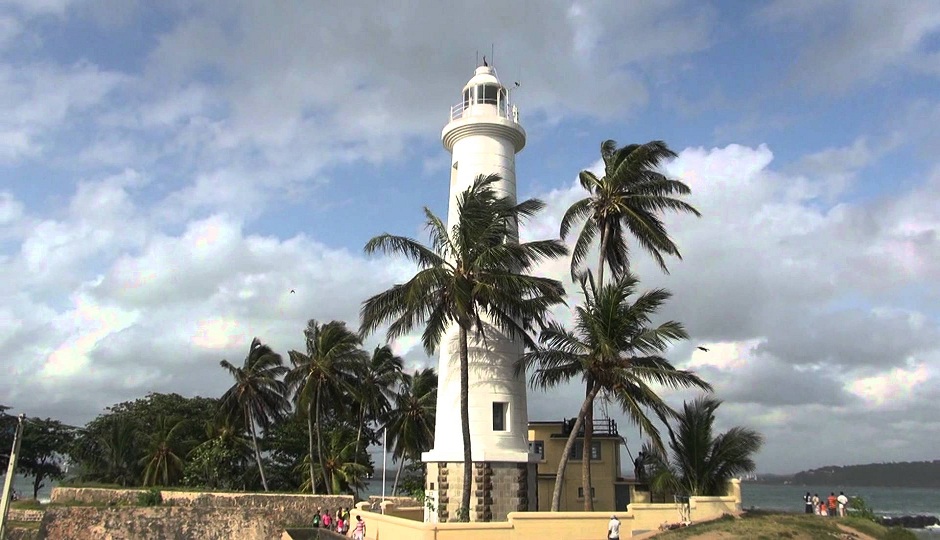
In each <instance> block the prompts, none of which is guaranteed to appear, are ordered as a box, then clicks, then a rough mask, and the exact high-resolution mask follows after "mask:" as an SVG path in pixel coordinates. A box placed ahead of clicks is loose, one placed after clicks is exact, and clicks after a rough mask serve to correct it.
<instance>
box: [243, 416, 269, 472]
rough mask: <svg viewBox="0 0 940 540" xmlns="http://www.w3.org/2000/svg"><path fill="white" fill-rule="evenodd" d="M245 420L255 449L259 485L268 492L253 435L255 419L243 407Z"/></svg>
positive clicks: (256, 442)
mask: <svg viewBox="0 0 940 540" xmlns="http://www.w3.org/2000/svg"><path fill="white" fill-rule="evenodd" d="M245 415H246V416H245V418H246V419H247V420H248V428H249V430H250V431H251V444H252V445H254V447H255V461H257V462H258V472H259V473H260V474H261V485H262V486H263V487H264V490H265V491H267V490H268V481H267V479H265V477H264V467H262V466H261V451H259V450H258V437H257V436H256V435H255V419H254V417H253V416H252V414H251V409H249V408H248V407H245Z"/></svg>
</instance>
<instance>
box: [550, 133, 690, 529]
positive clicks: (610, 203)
mask: <svg viewBox="0 0 940 540" xmlns="http://www.w3.org/2000/svg"><path fill="white" fill-rule="evenodd" d="M601 157H602V158H603V161H604V176H603V177H601V178H597V176H596V175H595V174H594V173H593V172H591V171H588V170H584V171H581V173H580V175H579V179H580V181H581V186H582V187H583V188H584V189H585V190H586V191H587V192H588V194H589V195H588V196H587V197H585V198H584V199H581V200H580V201H577V202H575V203H574V204H572V205H571V207H570V208H568V211H567V212H565V215H564V217H563V218H562V220H561V228H560V229H561V230H560V232H561V237H562V238H565V237H566V236H568V233H569V232H570V231H571V229H572V227H573V226H574V225H575V224H576V223H578V222H580V221H583V222H584V225H583V227H582V228H581V233H580V234H579V235H578V240H577V242H576V243H575V247H574V250H573V251H572V254H571V275H572V277H575V276H576V275H577V274H579V273H581V272H583V270H584V268H583V265H584V262H585V258H586V257H587V254H588V251H589V250H590V248H591V246H592V245H593V244H594V240H595V239H596V238H598V237H599V243H600V249H599V251H598V261H597V283H598V287H603V286H604V267H605V266H609V267H610V269H611V271H612V272H613V274H614V275H620V274H623V273H624V272H627V271H628V270H629V268H630V261H629V254H630V251H629V246H628V244H627V236H628V234H629V235H632V236H633V238H634V239H635V241H636V242H637V243H638V244H640V246H642V247H643V248H644V249H645V250H646V251H648V252H649V253H650V255H652V256H653V258H654V259H655V260H656V262H657V263H658V264H659V267H660V268H661V269H662V271H663V272H666V273H668V272H669V271H668V269H667V268H666V263H665V259H664V258H663V254H666V255H674V256H676V257H678V258H679V259H681V258H682V256H681V254H680V253H679V248H678V247H677V246H676V244H675V242H673V241H672V239H671V238H669V234H668V233H667V232H666V227H665V225H664V224H663V222H662V220H661V219H660V216H659V214H661V213H662V212H663V211H665V210H671V211H675V212H688V213H691V214H694V215H696V216H698V215H700V214H699V212H698V210H696V209H695V208H694V207H693V206H691V205H690V204H688V203H686V202H685V201H682V200H680V199H679V198H678V196H681V195H688V194H689V193H691V190H690V189H689V187H688V186H687V185H686V184H684V183H683V182H681V181H679V180H676V179H672V178H669V177H667V176H666V175H664V174H663V173H662V172H661V171H660V170H659V167H660V165H661V164H662V163H663V162H665V161H667V160H670V159H672V158H675V157H676V154H675V152H673V151H672V150H670V149H669V147H668V146H666V143H664V142H662V141H650V142H648V143H646V144H630V145H627V146H624V147H623V148H617V143H616V142H615V141H612V140H607V141H604V142H603V143H602V144H601ZM590 383H591V381H590V379H588V380H587V384H586V388H585V395H587V394H588V393H589V392H590V390H589V387H590V386H591V384H590ZM593 424H594V407H593V404H591V407H590V408H589V409H588V416H587V418H586V419H585V426H584V429H585V431H584V437H585V439H584V444H585V447H586V448H589V447H590V444H591V435H592V430H593ZM581 471H582V477H583V478H582V482H583V484H584V489H585V492H587V493H589V492H590V487H591V462H590V461H589V460H585V461H584V462H583V463H582V469H581ZM584 509H585V510H587V511H590V510H593V501H592V500H591V498H590V497H585V499H584Z"/></svg>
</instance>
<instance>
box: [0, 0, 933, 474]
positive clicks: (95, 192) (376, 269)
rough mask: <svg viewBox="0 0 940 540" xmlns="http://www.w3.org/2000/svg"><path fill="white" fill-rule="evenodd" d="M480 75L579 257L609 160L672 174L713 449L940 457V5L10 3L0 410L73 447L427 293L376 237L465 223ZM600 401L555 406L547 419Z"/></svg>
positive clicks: (529, 181)
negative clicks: (454, 127) (600, 171)
mask: <svg viewBox="0 0 940 540" xmlns="http://www.w3.org/2000/svg"><path fill="white" fill-rule="evenodd" d="M483 54H486V55H487V56H488V57H489V60H490V61H491V62H492V63H493V64H494V65H495V66H496V69H497V70H498V73H499V75H500V77H501V79H502V80H503V82H504V83H505V84H507V85H512V86H514V84H513V83H515V82H519V88H518V89H517V90H515V91H514V92H513V100H514V102H515V103H516V104H517V105H518V107H519V111H520V122H521V123H522V125H523V126H524V127H525V129H526V131H527V134H528V140H527V145H526V148H525V149H524V150H523V151H522V152H521V153H520V154H519V155H518V156H517V164H516V174H517V179H518V186H519V188H518V189H519V197H520V198H522V197H525V198H528V197H537V198H540V199H542V200H544V201H545V202H546V203H547V207H546V210H545V211H544V212H543V213H542V214H541V215H540V216H538V217H536V218H535V219H533V220H531V221H530V222H529V223H527V224H525V225H524V227H523V233H522V234H523V236H524V237H526V238H547V237H557V235H558V223H559V220H560V217H561V215H562V214H563V213H564V211H565V210H566V209H567V207H568V206H569V205H570V204H572V203H573V202H574V201H576V200H578V199H580V198H582V197H584V195H585V194H584V192H583V191H582V190H581V188H580V187H579V185H578V184H577V181H576V178H577V174H578V172H579V171H580V170H582V169H586V168H596V167H597V166H598V160H599V157H600V155H599V148H600V144H601V142H602V141H604V140H606V139H614V140H616V141H618V142H619V143H621V144H627V143H634V142H646V141H649V140H654V139H661V140H664V141H666V142H667V143H668V144H669V145H670V147H671V148H672V149H674V150H675V151H676V152H677V153H678V154H679V157H678V158H677V159H676V160H674V161H673V162H670V163H668V164H667V165H665V170H666V171H667V172H668V173H670V174H672V175H674V176H675V177H677V178H681V179H682V180H683V181H685V182H686V183H687V184H688V185H689V186H690V187H691V188H692V191H693V193H692V195H691V196H690V197H689V199H688V200H689V202H690V203H692V204H693V205H694V206H696V207H697V208H698V209H699V210H700V211H701V213H702V217H701V218H695V217H692V216H688V215H682V216H672V215H670V216H668V217H667V223H668V227H669V230H670V232H671V234H672V235H673V237H674V239H675V241H676V243H677V244H678V246H679V248H680V251H681V254H682V260H678V259H672V260H669V261H668V266H669V270H670V274H669V275H665V274H663V273H662V272H660V271H659V269H658V268H657V267H656V266H655V265H654V264H653V262H652V261H651V259H650V257H649V256H647V255H646V254H645V253H643V252H642V251H641V250H639V248H637V249H634V251H633V261H634V269H635V271H636V272H637V274H638V275H639V276H640V279H641V280H642V286H643V287H645V288H653V287H665V288H667V289H669V290H670V291H671V292H672V293H673V298H672V299H671V301H670V302H669V304H668V305H667V306H666V307H665V308H664V309H663V310H662V313H661V317H662V320H668V319H672V320H677V321H681V322H682V323H684V324H685V326H686V328H687V329H688V331H689V333H690V335H691V339H690V340H689V341H688V342H685V343H682V344H679V345H676V346H675V347H673V348H672V349H671V350H670V351H669V352H668V355H667V356H668V358H669V359H670V360H671V361H672V362H674V363H675V364H676V365H678V366H681V367H685V368H688V369H693V370H695V371H696V372H697V373H699V374H700V375H701V376H703V377H704V378H705V379H706V380H708V381H709V382H711V383H712V384H713V385H714V387H715V390H716V394H717V397H719V398H720V399H722V400H723V401H724V405H723V406H722V407H721V408H720V409H719V419H718V426H717V427H718V428H719V429H727V428H728V427H730V426H733V425H743V426H749V427H752V428H755V429H757V430H759V431H760V432H762V433H763V434H764V436H765V438H766V443H765V445H764V447H763V449H762V450H761V451H760V453H759V454H758V455H757V456H756V461H757V465H758V470H759V471H761V472H796V471H799V470H803V469H809V468H815V467H819V466H823V465H829V464H836V465H845V464H853V463H868V462H882V461H906V460H925V459H937V458H940V456H938V455H937V450H936V447H935V442H936V441H935V438H934V437H933V436H932V435H931V434H934V433H937V432H938V431H940V420H938V419H937V416H936V412H935V411H936V403H937V401H938V400H940V384H938V382H940V308H938V306H940V289H938V287H937V283H938V280H940V239H938V231H940V205H938V204H937V201H938V199H940V158H938V157H937V156H940V131H937V130H936V129H935V126H936V125H938V124H940V5H938V4H937V3H936V2H932V1H930V0H927V1H916V0H911V1H906V2H887V1H886V2H877V1H873V2H851V1H837V0H824V1H815V2H808V1H807V2H802V1H776V2H775V1H768V2H760V3H756V2H731V1H729V2H707V1H689V2H685V1H681V0H669V1H658V2H622V1H612V2H600V1H598V2H573V3H563V2H550V1H547V0H546V1H533V0H528V1H519V2H488V1H483V0H478V1H475V2H464V3H460V4H459V5H457V4H454V5H445V4H441V3H437V2H426V3H423V2H402V3H400V5H395V6H394V7H391V6H390V5H389V4H387V3H378V2H354V3H340V2H294V1H283V2H273V3H272V2H242V1H237V0H224V1H222V0H220V1H211V0H206V1H200V0H190V1H181V0H167V1H164V2H144V1H138V0H87V1H79V0H3V1H0V350H2V351H3V360H2V361H0V375H2V376H0V403H3V404H5V405H10V406H12V407H13V409H14V410H13V411H12V412H26V413H27V414H29V415H30V416H43V417H46V416H50V417H53V418H58V419H61V420H63V421H66V422H70V423H73V424H79V425H80V424H83V423H84V422H87V421H88V420H90V419H91V418H93V417H94V416H96V415H97V414H100V413H102V412H103V411H104V408H105V407H107V406H108V405H111V404H114V403H117V402H120V401H124V400H129V399H134V398H137V397H141V396H143V395H145V394H146V393H148V392H152V391H155V392H177V393H180V394H183V395H190V396H191V395H204V396H218V395H221V393H222V392H223V391H224V390H225V389H226V388H227V387H228V385H229V384H230V383H231V381H230V380H229V378H228V375H227V374H226V373H225V372H224V371H223V370H222V369H221V368H220V367H219V361H220V360H221V359H223V358H224V359H229V360H230V361H233V362H235V363H239V362H241V361H242V360H243V359H244V357H245V355H246V354H247V350H248V344H249V343H250V342H251V339H252V337H254V336H259V337H260V338H261V339H262V340H264V341H265V342H266V343H269V344H270V345H271V346H272V347H274V349H275V350H277V351H279V352H281V353H282V354H283V355H285V357H286V353H287V351H288V350H290V349H302V348H303V333H302V332H303V328H304V327H305V325H306V322H307V320H308V319H316V320H319V321H329V320H333V319H336V320H343V321H348V322H349V324H350V325H351V326H358V310H359V306H360V303H361V302H362V301H363V300H364V299H365V298H367V297H369V296H371V295H373V294H375V293H377V292H380V291H382V290H384V289H385V288H387V287H389V286H390V285H391V284H393V283H396V282H401V281H403V280H405V279H407V278H408V277H409V275H410V273H411V272H413V270H414V268H413V267H412V266H410V265H409V264H408V263H407V262H406V261H402V260H400V259H394V258H384V257H380V256H372V257H369V256H365V255H364V254H363V252H362V246H363V245H364V244H365V242H366V241H367V240H368V239H369V238H371V237H372V236H375V235H377V234H380V233H383V232H389V233H394V234H403V235H407V236H415V237H419V238H423V236H422V235H423V229H422V220H423V214H422V207H424V206H427V207H429V208H430V209H431V210H433V211H434V212H436V213H438V214H440V215H446V205H447V197H448V178H449V174H448V173H449V163H450V156H449V155H448V153H447V151H446V150H444V149H443V147H442V146H441V142H440V133H441V129H442V128H443V126H444V125H445V123H446V121H447V120H448V118H449V117H448V114H449V111H450V106H451V105H453V104H455V103H457V102H458V101H459V100H460V92H461V89H462V87H463V85H464V84H465V83H466V81H467V80H468V79H469V78H470V77H471V76H472V74H473V69H474V68H475V67H476V65H477V59H478V55H483ZM494 56H495V58H494ZM592 260H593V259H592ZM539 273H540V274H541V275H548V276H554V277H557V278H558V279H566V278H567V275H568V270H567V262H566V261H554V262H552V263H547V264H545V265H543V266H542V267H541V268H540V269H539ZM291 289H293V290H295V291H296V293H295V294H291V293H290V291H291ZM568 291H569V298H568V301H569V303H570V304H574V303H577V301H578V290H577V288H575V287H573V286H571V284H570V282H569V283H568ZM556 317H557V318H558V319H559V320H562V321H567V320H570V310H567V309H559V310H557V311H556ZM380 343H382V336H381V335H379V336H372V337H370V338H369V339H368V340H367V341H366V346H367V347H369V348H371V347H374V346H376V345H378V344H380ZM392 345H393V347H394V349H395V351H396V352H398V353H399V354H401V355H403V357H404V358H405V360H406V364H407V367H408V369H409V370H410V369H414V368H417V367H423V366H433V365H436V362H437V359H436V358H428V357H427V356H426V355H425V353H424V352H423V350H422V349H421V347H420V345H419V343H418V340H417V338H416V336H409V337H406V338H403V339H401V340H398V341H396V342H395V343H393V344H392ZM698 346H702V347H705V348H707V349H709V350H708V352H707V353H706V352H704V351H701V350H699V349H697V347H698ZM579 394H580V395H581V396H583V390H582V389H581V388H580V387H579V385H578V384H572V385H569V386H566V387H563V388H560V389H558V390H555V391H553V392H552V394H551V399H550V398H549V396H548V395H547V394H545V393H543V392H540V391H531V392H530V396H529V409H530V410H529V417H530V419H533V420H551V419H560V418H562V417H570V416H573V415H574V414H575V413H576V411H577V407H578V404H579ZM664 396H666V397H667V399H668V400H669V401H670V403H673V404H674V405H679V404H681V402H682V400H683V399H688V398H690V397H694V394H688V393H676V392H670V391H664ZM599 410H603V406H601V407H599ZM608 411H609V414H610V415H611V417H613V418H621V419H622V416H621V415H619V414H618V413H617V412H616V410H615V408H614V407H613V406H611V407H610V408H609V409H608ZM621 429H622V431H623V434H624V435H625V436H626V437H627V441H628V444H629V445H630V447H631V449H632V450H633V451H634V452H635V451H636V450H637V449H638V448H639V446H640V436H639V434H638V433H637V432H636V431H635V430H634V429H632V428H630V427H629V426H628V424H627V423H626V422H625V421H623V422H621Z"/></svg>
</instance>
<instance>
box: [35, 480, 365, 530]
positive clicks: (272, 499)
mask: <svg viewBox="0 0 940 540" xmlns="http://www.w3.org/2000/svg"><path fill="white" fill-rule="evenodd" d="M144 492H145V491H144V490H139V489H130V490H123V489H100V488H54V489H53V490H52V502H53V503H56V504H62V505H73V506H53V507H50V508H49V509H47V510H46V514H45V517H44V518H43V521H42V525H41V527H40V530H41V534H42V536H41V537H42V538H48V539H50V540H56V539H63V540H65V539H68V540H71V539H74V538H96V539H97V538H101V539H104V540H120V539H128V540H130V539H138V538H174V539H179V540H185V539H194V540H195V539H203V538H205V539H215V538H218V539H220V540H221V539H228V538H239V539H243V540H266V539H268V538H280V537H281V531H283V530H284V529H285V528H287V527H298V526H307V525H309V524H310V520H311V518H312V516H313V514H314V512H316V510H317V508H322V509H323V510H324V511H325V510H330V511H335V510H336V509H337V508H340V507H347V508H350V507H352V505H353V497H352V496H351V495H335V496H330V495H296V494H283V493H270V494H269V493H203V492H194V491H162V492H161V495H162V497H163V504H162V505H161V506H153V507H140V506H137V504H138V496H139V495H140V494H141V493H144Z"/></svg>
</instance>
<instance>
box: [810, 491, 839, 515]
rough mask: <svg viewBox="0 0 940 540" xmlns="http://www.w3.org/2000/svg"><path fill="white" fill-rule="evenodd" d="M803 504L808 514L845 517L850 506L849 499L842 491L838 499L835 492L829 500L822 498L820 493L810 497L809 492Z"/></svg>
mask: <svg viewBox="0 0 940 540" xmlns="http://www.w3.org/2000/svg"><path fill="white" fill-rule="evenodd" d="M803 502H804V503H805V505H806V513H807V514H816V515H817V516H827V517H836V516H839V517H845V509H846V508H847V507H848V505H849V498H848V497H846V496H845V493H843V492H842V491H840V492H839V496H838V497H836V494H835V492H831V493H829V497H827V498H821V497H820V496H819V494H818V493H814V494H813V495H810V493H809V492H808V491H807V492H806V495H803Z"/></svg>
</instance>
